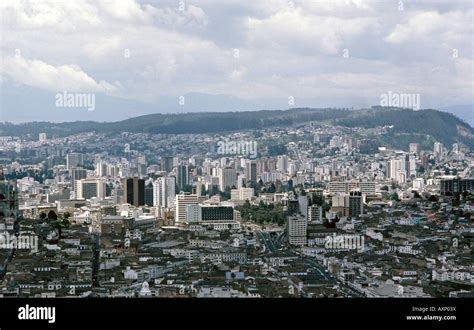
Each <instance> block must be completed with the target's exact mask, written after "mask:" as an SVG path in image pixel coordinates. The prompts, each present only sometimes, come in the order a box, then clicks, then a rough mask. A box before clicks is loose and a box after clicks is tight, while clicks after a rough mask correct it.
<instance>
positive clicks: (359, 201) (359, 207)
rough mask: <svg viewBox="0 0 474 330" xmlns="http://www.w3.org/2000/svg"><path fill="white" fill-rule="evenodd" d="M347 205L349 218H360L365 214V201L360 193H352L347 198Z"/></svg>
mask: <svg viewBox="0 0 474 330" xmlns="http://www.w3.org/2000/svg"><path fill="white" fill-rule="evenodd" d="M346 199H347V202H346V205H347V207H348V208H349V216H351V217H358V216H360V215H362V214H364V200H363V198H362V193H361V192H360V191H351V192H350V193H349V195H348V196H346Z"/></svg>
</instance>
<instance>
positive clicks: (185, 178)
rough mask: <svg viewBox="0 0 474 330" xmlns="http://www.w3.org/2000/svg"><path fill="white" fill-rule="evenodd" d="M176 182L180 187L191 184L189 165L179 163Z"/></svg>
mask: <svg viewBox="0 0 474 330" xmlns="http://www.w3.org/2000/svg"><path fill="white" fill-rule="evenodd" d="M176 176H177V177H176V184H177V185H178V189H183V188H184V187H185V186H187V185H188V184H189V166H188V165H178V166H177V167H176Z"/></svg>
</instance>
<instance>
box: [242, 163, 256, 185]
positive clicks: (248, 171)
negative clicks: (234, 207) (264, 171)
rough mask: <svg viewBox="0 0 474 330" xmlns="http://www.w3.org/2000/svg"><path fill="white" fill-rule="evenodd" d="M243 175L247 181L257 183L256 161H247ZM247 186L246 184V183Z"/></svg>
mask: <svg viewBox="0 0 474 330" xmlns="http://www.w3.org/2000/svg"><path fill="white" fill-rule="evenodd" d="M245 177H246V178H247V182H248V181H252V182H253V183H257V162H256V161H254V160H251V161H248V162H247V164H246V168H245ZM247 186H248V185H247Z"/></svg>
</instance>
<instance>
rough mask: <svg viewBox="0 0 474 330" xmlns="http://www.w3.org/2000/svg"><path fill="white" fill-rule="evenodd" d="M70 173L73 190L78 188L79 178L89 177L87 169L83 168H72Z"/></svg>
mask: <svg viewBox="0 0 474 330" xmlns="http://www.w3.org/2000/svg"><path fill="white" fill-rule="evenodd" d="M69 173H70V175H71V183H72V187H71V188H72V191H76V190H77V182H78V181H79V180H82V179H85V178H87V171H86V170H85V169H83V168H75V167H74V168H71V169H70V170H69Z"/></svg>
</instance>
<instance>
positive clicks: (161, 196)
mask: <svg viewBox="0 0 474 330" xmlns="http://www.w3.org/2000/svg"><path fill="white" fill-rule="evenodd" d="M175 187H176V179H175V177H174V176H168V177H161V178H158V179H156V181H155V182H154V183H153V205H154V206H161V207H165V208H172V207H174V205H175V199H176V188H175Z"/></svg>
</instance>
